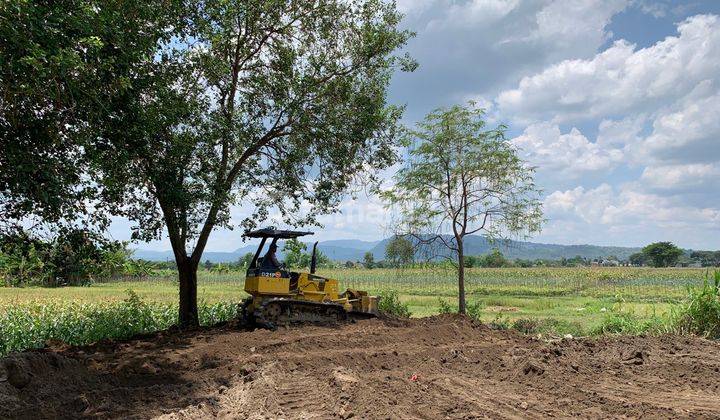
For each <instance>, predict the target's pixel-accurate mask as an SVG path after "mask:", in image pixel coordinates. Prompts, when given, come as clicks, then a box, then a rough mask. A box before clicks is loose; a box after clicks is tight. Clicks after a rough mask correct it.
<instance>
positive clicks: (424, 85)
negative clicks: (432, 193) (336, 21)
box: [391, 0, 627, 122]
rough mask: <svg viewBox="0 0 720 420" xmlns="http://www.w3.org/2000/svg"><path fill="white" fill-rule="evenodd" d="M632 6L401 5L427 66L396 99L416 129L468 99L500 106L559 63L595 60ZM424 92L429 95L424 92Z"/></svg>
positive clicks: (510, 0) (510, 1)
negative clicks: (617, 19) (432, 114)
mask: <svg viewBox="0 0 720 420" xmlns="http://www.w3.org/2000/svg"><path fill="white" fill-rule="evenodd" d="M626 4H627V1H625V0H610V1H606V0H533V1H518V0H460V1H453V0H435V1H421V2H418V3H415V2H408V1H403V2H402V3H400V5H401V7H402V9H403V10H405V11H406V13H407V16H406V19H405V21H404V24H405V25H406V26H407V27H408V28H411V29H413V30H415V31H417V33H418V36H417V37H416V38H414V39H413V40H411V41H410V43H409V45H408V48H407V50H408V52H409V53H410V54H411V55H412V56H413V57H415V58H416V59H417V60H418V62H419V63H420V68H419V69H418V70H417V71H416V72H414V73H411V74H399V75H397V76H396V77H395V79H394V80H393V86H392V90H391V98H392V100H393V101H396V102H399V103H407V104H408V105H409V106H408V111H407V114H406V116H407V118H408V121H409V122H414V121H418V120H419V119H421V118H422V116H423V115H424V114H425V113H427V112H428V111H430V110H432V109H434V108H436V107H438V106H443V105H450V104H453V103H457V102H459V101H461V99H462V98H463V97H466V96H485V97H488V98H494V97H495V96H496V95H497V94H498V93H499V92H500V91H501V90H503V89H507V88H509V87H511V86H513V85H514V84H516V83H517V81H518V80H519V79H520V78H521V77H522V76H523V75H526V74H529V73H530V74H531V73H534V72H537V71H540V70H542V69H543V68H545V67H546V66H548V65H551V64H552V63H555V62H557V61H559V60H564V59H569V58H578V57H579V58H589V57H592V56H593V55H594V54H595V53H596V52H597V49H598V48H600V47H601V46H602V45H603V44H604V43H605V42H606V41H607V39H608V37H609V33H608V32H607V30H606V27H607V24H608V22H610V20H611V19H612V16H614V15H615V14H617V13H619V11H620V10H621V9H622V8H623V7H625V5H626ZM419 87H421V88H419Z"/></svg>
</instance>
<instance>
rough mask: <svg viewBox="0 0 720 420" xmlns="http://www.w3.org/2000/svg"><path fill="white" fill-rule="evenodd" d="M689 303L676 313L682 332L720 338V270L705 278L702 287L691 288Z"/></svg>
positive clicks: (677, 323) (678, 326) (676, 324)
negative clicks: (710, 277) (711, 276)
mask: <svg viewBox="0 0 720 420" xmlns="http://www.w3.org/2000/svg"><path fill="white" fill-rule="evenodd" d="M688 293H689V299H688V302H687V304H685V305H684V306H682V307H681V309H680V310H679V311H678V312H677V313H676V314H675V315H674V324H675V328H676V329H677V330H678V332H680V333H690V334H697V335H700V336H703V337H708V338H720V271H715V273H714V274H713V278H712V279H709V278H707V277H706V278H705V281H704V282H703V286H702V287H700V288H689V289H688Z"/></svg>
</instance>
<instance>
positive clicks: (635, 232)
mask: <svg viewBox="0 0 720 420" xmlns="http://www.w3.org/2000/svg"><path fill="white" fill-rule="evenodd" d="M398 7H399V8H400V10H401V11H402V12H403V13H405V15H406V17H405V20H404V25H405V26H406V27H407V28H411V29H413V30H414V31H416V32H417V37H415V38H414V39H413V40H412V41H411V42H410V44H409V45H408V47H407V51H408V52H409V53H410V54H411V55H413V56H414V57H415V58H416V59H417V60H418V61H419V63H420V68H419V69H418V70H417V71H415V72H413V73H408V74H398V75H397V76H396V77H395V78H394V79H393V81H392V85H391V89H390V100H391V102H393V103H395V104H404V105H406V106H407V111H406V114H405V123H406V124H409V125H411V124H413V123H414V122H415V121H418V120H419V119H421V118H422V117H423V115H425V114H426V113H427V112H429V111H431V110H432V109H434V108H437V107H440V106H446V105H450V104H455V103H463V102H466V101H468V100H475V101H477V102H478V103H480V104H481V105H482V106H483V107H485V108H486V109H487V112H488V116H489V118H490V119H491V121H493V122H495V123H497V122H503V123H505V124H507V125H508V126H509V127H510V130H509V133H508V134H509V137H510V138H512V141H513V142H514V143H515V144H516V145H517V146H518V147H519V148H520V149H521V150H522V152H521V153H522V155H523V157H524V158H525V159H526V160H527V161H529V162H530V163H531V164H533V165H536V166H537V167H538V172H537V181H538V183H539V185H540V186H541V187H542V189H543V190H544V194H543V195H544V208H545V215H546V218H547V219H548V223H547V224H546V225H545V227H544V230H543V232H542V234H540V235H538V236H537V237H535V238H533V240H534V241H536V242H552V243H564V244H582V243H592V244H603V245H624V246H639V245H644V244H646V243H648V242H651V241H656V240H671V241H674V242H675V243H677V244H678V245H680V246H683V247H690V248H696V249H700V248H702V249H718V248H720V194H718V193H719V192H720V188H719V187H720V181H718V180H720V117H718V116H720V1H714V0H705V1H692V0H690V1H685V2H678V1H649V0H648V1H645V0H555V1H553V0H471V1H450V0H398ZM245 210H246V209H234V211H233V214H234V217H235V219H236V220H238V221H239V220H241V219H242V217H243V215H244V214H245V213H246V211H245ZM341 210H342V213H341V214H338V215H333V216H329V217H325V218H322V219H321V220H322V222H323V223H324V228H322V229H317V230H318V234H317V235H316V236H317V238H318V239H320V240H326V239H332V238H345V239H348V238H354V239H364V240H374V239H380V238H382V237H383V236H385V235H386V234H387V232H388V229H387V226H386V225H385V224H386V221H387V218H388V216H387V213H386V211H385V210H384V209H383V206H382V203H381V202H380V201H379V200H377V199H376V198H373V197H368V196H365V195H360V196H358V197H357V198H356V199H355V200H352V199H348V200H346V201H345V203H344V204H343V206H342V209H341ZM111 233H112V235H113V236H114V237H115V238H116V239H126V238H127V237H128V236H129V235H128V224H127V223H126V222H124V221H121V220H119V221H118V222H116V223H115V224H114V225H113V227H112V230H111ZM239 241H240V239H239V232H238V231H234V232H233V231H216V232H214V233H213V235H212V236H211V239H210V242H209V244H208V247H207V249H208V250H232V249H234V248H236V247H238V246H239V245H240V244H239ZM138 246H139V247H143V248H149V247H152V248H156V249H169V245H168V244H167V242H166V241H161V242H158V243H154V244H138Z"/></svg>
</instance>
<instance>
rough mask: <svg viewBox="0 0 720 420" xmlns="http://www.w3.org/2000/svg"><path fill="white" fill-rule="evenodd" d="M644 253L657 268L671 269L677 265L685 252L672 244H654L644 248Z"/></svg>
mask: <svg viewBox="0 0 720 420" xmlns="http://www.w3.org/2000/svg"><path fill="white" fill-rule="evenodd" d="M642 253H643V255H645V259H646V260H650V261H651V262H652V264H653V266H655V267H671V266H674V265H675V264H677V262H678V259H680V256H682V255H683V250H682V249H680V248H678V247H677V246H675V244H673V243H672V242H654V243H651V244H650V245H648V246H646V247H645V248H643V249H642Z"/></svg>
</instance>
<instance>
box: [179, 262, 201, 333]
mask: <svg viewBox="0 0 720 420" xmlns="http://www.w3.org/2000/svg"><path fill="white" fill-rule="evenodd" d="M177 266H178V274H179V276H180V313H179V316H180V318H179V319H180V327H182V328H192V327H197V326H199V325H200V322H199V319H198V308H197V269H198V264H197V263H196V262H193V261H192V259H191V258H187V257H186V258H184V260H183V261H177Z"/></svg>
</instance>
